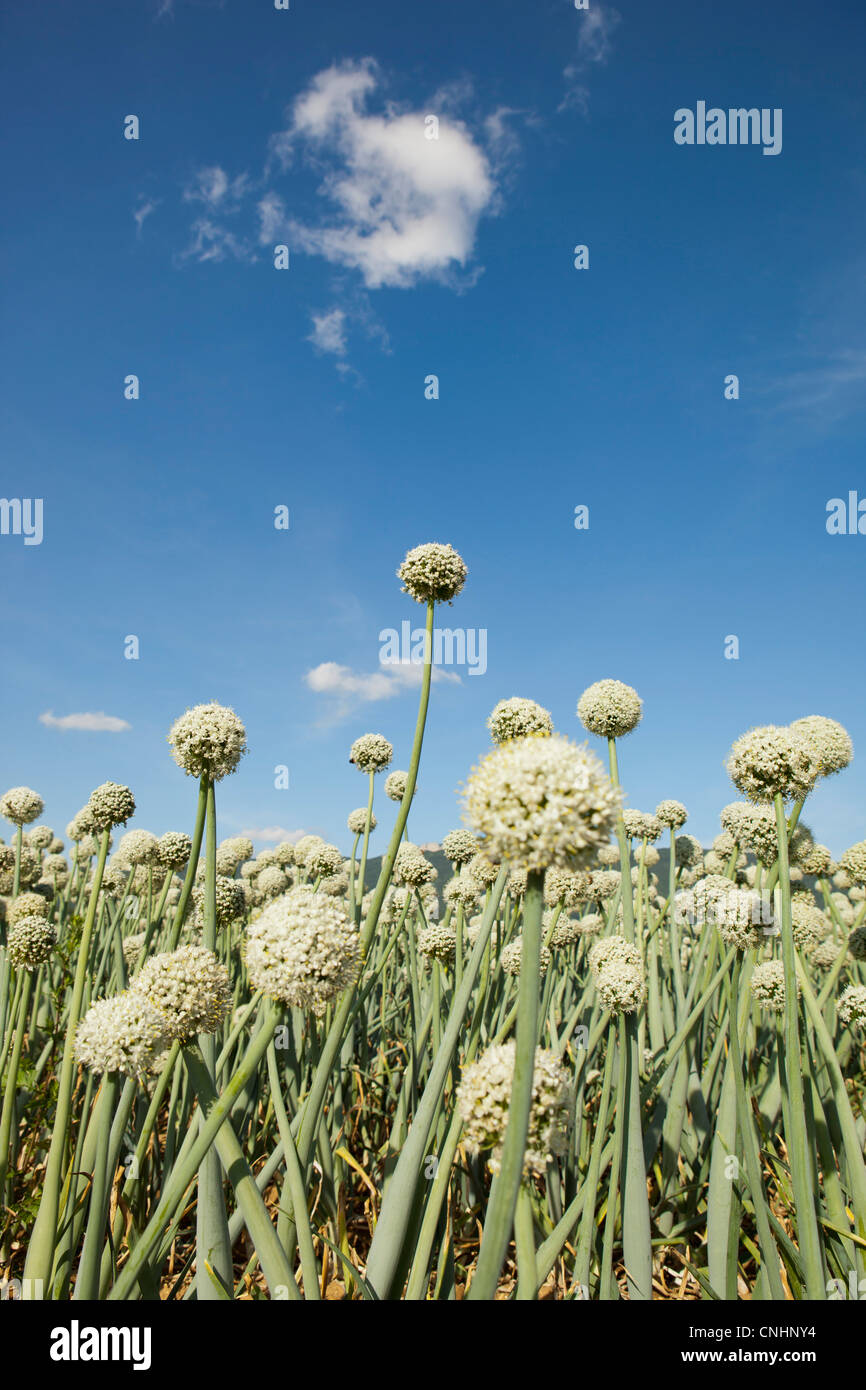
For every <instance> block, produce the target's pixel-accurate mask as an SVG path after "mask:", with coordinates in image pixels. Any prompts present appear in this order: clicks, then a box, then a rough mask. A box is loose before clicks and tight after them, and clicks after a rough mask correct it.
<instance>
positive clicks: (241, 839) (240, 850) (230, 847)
mask: <svg viewBox="0 0 866 1390" xmlns="http://www.w3.org/2000/svg"><path fill="white" fill-rule="evenodd" d="M163 838H164V837H163ZM288 848H289V850H290V852H291V850H292V849H293V846H291V845H289V847H288ZM277 849H279V845H278V846H277ZM218 853H222V854H223V855H225V857H226V860H227V861H228V860H231V861H233V863H234V866H235V869H237V867H238V865H239V864H243V862H244V860H245V859H252V857H253V842H252V840H250V839H248V838H247V836H246V835H232V836H230V837H229V839H227V840H222V841H221V843H220V846H219V850H218ZM289 862H291V853H290V860H289Z"/></svg>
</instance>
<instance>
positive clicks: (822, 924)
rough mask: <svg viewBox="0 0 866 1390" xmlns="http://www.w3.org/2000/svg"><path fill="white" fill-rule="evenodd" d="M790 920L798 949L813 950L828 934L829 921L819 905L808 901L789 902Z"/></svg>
mask: <svg viewBox="0 0 866 1390" xmlns="http://www.w3.org/2000/svg"><path fill="white" fill-rule="evenodd" d="M791 922H792V925H793V931H794V944H795V946H796V947H797V949H798V950H799V951H804V952H808V951H811V950H814V948H815V947H816V946H817V945H818V943H819V942H820V941H824V940H826V938H827V937H828V936H829V935H830V923H829V922H828V921H827V918H826V917H825V916H824V914H823V912H822V911H821V909H820V908H819V907H810V906H809V904H808V903H804V902H792V903H791Z"/></svg>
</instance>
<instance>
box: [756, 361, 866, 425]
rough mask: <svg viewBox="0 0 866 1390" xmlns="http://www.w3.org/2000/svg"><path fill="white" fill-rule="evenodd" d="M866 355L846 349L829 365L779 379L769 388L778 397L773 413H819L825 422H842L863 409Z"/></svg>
mask: <svg viewBox="0 0 866 1390" xmlns="http://www.w3.org/2000/svg"><path fill="white" fill-rule="evenodd" d="M864 387H866V351H864V350H863V349H862V348H859V349H854V348H851V349H846V350H844V351H840V352H837V353H834V354H833V356H832V358H831V359H830V361H827V362H824V363H821V364H817V363H816V365H815V366H812V367H805V368H801V369H799V370H798V371H795V372H790V373H789V374H788V375H787V376H784V377H780V378H779V379H778V380H777V381H776V382H774V383H773V385H772V386H771V387H770V390H769V394H770V395H771V396H775V397H776V401H775V405H774V406H773V409H775V410H779V411H786V412H788V413H793V414H797V413H802V414H812V413H815V412H817V413H820V414H821V415H823V416H824V417H825V418H826V419H841V417H842V416H843V415H847V414H849V413H850V411H851V410H853V409H862V408H863V406H864V394H863V391H864Z"/></svg>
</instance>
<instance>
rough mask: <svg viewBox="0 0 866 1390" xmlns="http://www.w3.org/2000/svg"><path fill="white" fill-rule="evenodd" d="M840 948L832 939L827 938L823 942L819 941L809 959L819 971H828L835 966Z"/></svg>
mask: <svg viewBox="0 0 866 1390" xmlns="http://www.w3.org/2000/svg"><path fill="white" fill-rule="evenodd" d="M839 951H840V947H839V944H838V942H836V941H834V940H833V939H832V937H827V939H826V940H825V941H819V942H818V945H817V946H816V947H815V948H814V949H813V951H812V952H811V954H810V956H809V959H810V961H811V962H812V964H813V965H816V966H817V967H818V969H819V970H829V969H830V968H831V966H833V965H835V964H836V961H837V960H838V958H839Z"/></svg>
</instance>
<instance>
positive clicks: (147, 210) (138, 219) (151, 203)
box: [132, 196, 159, 236]
mask: <svg viewBox="0 0 866 1390" xmlns="http://www.w3.org/2000/svg"><path fill="white" fill-rule="evenodd" d="M158 207H159V199H158V198H157V199H152V198H145V197H144V196H142V198H141V199H140V201H139V204H138V207H137V208H136V209H135V211H134V212H133V214H132V216H133V219H134V220H135V225H136V228H137V234H138V236H141V229H142V227H143V226H144V220H145V218H146V217H150V214H151V213H152V212H155V211H156V209H157V208H158Z"/></svg>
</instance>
